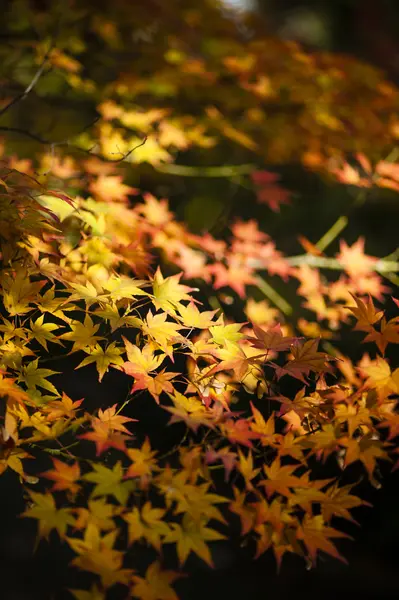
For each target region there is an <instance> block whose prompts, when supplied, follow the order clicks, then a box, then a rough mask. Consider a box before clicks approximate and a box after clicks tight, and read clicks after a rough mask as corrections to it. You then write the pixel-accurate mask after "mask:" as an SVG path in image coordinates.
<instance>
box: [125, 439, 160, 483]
mask: <svg viewBox="0 0 399 600" xmlns="http://www.w3.org/2000/svg"><path fill="white" fill-rule="evenodd" d="M156 454H157V453H156V451H154V450H151V445H150V441H149V439H148V438H146V439H145V441H144V443H143V445H142V446H141V448H129V449H128V451H127V456H128V457H129V458H130V460H131V461H132V462H131V464H130V466H129V467H128V469H127V471H126V473H125V478H126V479H127V478H130V477H132V478H134V477H138V478H140V485H141V487H142V489H145V488H146V487H147V485H148V482H149V480H150V479H151V477H152V473H153V472H154V471H155V470H156V469H157V461H156V459H155V456H156Z"/></svg>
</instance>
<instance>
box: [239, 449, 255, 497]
mask: <svg viewBox="0 0 399 600" xmlns="http://www.w3.org/2000/svg"><path fill="white" fill-rule="evenodd" d="M237 468H238V470H239V471H240V473H241V475H242V476H243V477H244V480H245V489H247V490H253V489H254V486H253V485H252V483H251V481H252V479H255V477H257V476H258V474H259V473H260V469H254V461H253V456H252V453H251V451H250V452H249V454H248V456H245V454H243V453H242V452H241V450H240V449H238V465H237Z"/></svg>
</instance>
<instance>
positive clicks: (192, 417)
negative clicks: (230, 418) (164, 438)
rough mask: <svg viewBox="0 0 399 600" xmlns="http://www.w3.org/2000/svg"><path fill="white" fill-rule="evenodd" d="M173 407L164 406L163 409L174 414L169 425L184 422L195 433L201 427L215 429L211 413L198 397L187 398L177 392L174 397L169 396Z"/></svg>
mask: <svg viewBox="0 0 399 600" xmlns="http://www.w3.org/2000/svg"><path fill="white" fill-rule="evenodd" d="M169 397H170V399H171V400H172V402H173V406H164V407H163V408H164V409H165V410H167V411H168V412H170V413H171V414H172V418H171V420H170V421H169V425H171V424H172V423H178V422H179V421H184V422H185V423H186V425H187V427H189V428H190V429H192V430H193V431H194V432H195V433H196V432H197V430H198V428H199V427H200V426H201V425H205V426H206V427H211V428H213V427H214V424H213V417H214V415H213V414H212V412H211V411H209V410H207V408H206V406H204V404H203V402H201V400H200V399H199V398H198V397H197V396H185V395H183V394H180V392H177V391H175V392H174V394H173V396H172V395H170V394H169Z"/></svg>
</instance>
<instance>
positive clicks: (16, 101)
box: [0, 42, 54, 117]
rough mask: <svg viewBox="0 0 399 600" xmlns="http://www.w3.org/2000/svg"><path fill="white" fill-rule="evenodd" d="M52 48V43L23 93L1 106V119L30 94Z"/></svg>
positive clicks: (41, 73)
mask: <svg viewBox="0 0 399 600" xmlns="http://www.w3.org/2000/svg"><path fill="white" fill-rule="evenodd" d="M53 48H54V43H53V42H52V43H51V44H50V47H49V49H48V50H47V52H46V54H45V55H44V58H43V60H42V63H41V65H40V67H39V68H38V70H37V71H36V73H35V75H34V76H33V78H32V80H31V82H30V83H29V85H28V87H27V88H25V90H23V92H21V93H20V94H17V96H15V97H14V98H13V99H12V100H10V102H9V103H8V104H6V105H5V106H3V108H2V109H0V117H2V116H3V115H4V114H5V113H6V112H7V111H8V110H10V108H12V107H13V106H15V104H17V103H18V102H22V100H25V98H26V96H28V95H29V94H30V92H31V91H32V90H33V88H34V87H35V85H36V84H37V82H38V81H39V79H40V77H41V76H42V75H43V72H44V69H45V67H46V65H47V63H48V59H49V57H50V53H51V51H52V50H53Z"/></svg>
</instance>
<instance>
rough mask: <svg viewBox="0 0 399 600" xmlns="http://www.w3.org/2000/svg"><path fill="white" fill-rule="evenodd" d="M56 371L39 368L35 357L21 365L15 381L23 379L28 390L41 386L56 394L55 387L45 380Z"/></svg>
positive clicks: (55, 373) (56, 372)
mask: <svg viewBox="0 0 399 600" xmlns="http://www.w3.org/2000/svg"><path fill="white" fill-rule="evenodd" d="M58 373H59V372H58V371H52V370H51V369H42V368H40V367H39V359H36V360H32V361H31V362H30V363H28V364H27V365H26V366H25V365H24V366H22V369H21V374H20V375H19V376H18V379H17V381H23V382H24V383H25V385H26V387H27V388H28V391H29V390H36V388H37V387H41V388H43V389H45V390H48V391H49V392H51V393H52V394H55V395H56V396H58V391H57V388H56V387H55V386H54V385H53V384H52V383H51V382H50V381H48V380H47V377H51V375H57V374H58Z"/></svg>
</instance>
